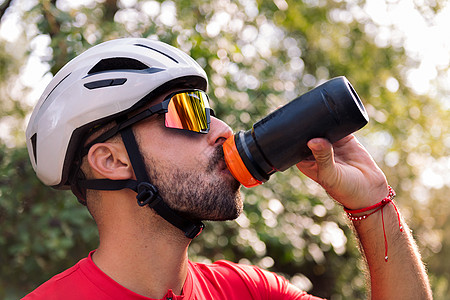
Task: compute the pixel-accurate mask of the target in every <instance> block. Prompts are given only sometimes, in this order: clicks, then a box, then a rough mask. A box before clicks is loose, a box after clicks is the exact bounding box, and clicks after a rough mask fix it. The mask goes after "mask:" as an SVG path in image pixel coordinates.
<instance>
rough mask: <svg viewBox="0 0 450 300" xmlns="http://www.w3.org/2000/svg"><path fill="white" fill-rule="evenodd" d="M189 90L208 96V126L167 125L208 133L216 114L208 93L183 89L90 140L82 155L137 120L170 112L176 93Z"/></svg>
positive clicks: (206, 113) (206, 112) (189, 90)
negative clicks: (190, 127)
mask: <svg viewBox="0 0 450 300" xmlns="http://www.w3.org/2000/svg"><path fill="white" fill-rule="evenodd" d="M189 92H200V93H202V94H203V95H204V96H206V99H207V103H208V107H207V108H205V115H206V122H207V128H206V129H204V130H202V131H194V130H189V129H183V128H172V127H167V128H172V129H179V130H187V131H191V132H197V133H203V134H206V133H208V132H209V129H210V126H209V124H210V122H211V116H215V114H214V110H213V109H211V108H210V107H209V97H208V94H206V92H204V91H202V90H198V89H186V90H181V91H177V92H174V93H171V94H169V95H168V96H167V97H165V98H164V100H163V101H162V102H160V103H158V104H155V105H153V106H151V107H149V108H147V109H145V110H144V111H142V112H140V113H138V114H136V115H134V116H132V117H131V118H129V119H125V120H123V121H119V122H118V124H117V125H116V126H114V127H113V128H111V129H109V130H107V131H106V132H104V133H103V134H101V135H100V136H99V137H97V138H96V139H94V140H93V141H92V142H90V143H89V144H88V145H86V146H85V147H84V151H83V154H82V156H84V155H86V154H87V153H88V152H89V148H90V147H92V146H93V145H94V144H96V143H102V142H105V141H106V140H108V139H110V138H112V137H113V136H115V135H116V134H117V133H119V132H120V131H121V130H123V129H125V128H127V127H129V126H132V125H134V124H136V123H137V122H140V121H142V120H144V119H146V118H149V117H151V116H153V115H155V114H160V115H163V114H166V113H168V112H169V103H170V101H171V100H172V98H173V97H174V96H175V95H178V94H183V93H189Z"/></svg>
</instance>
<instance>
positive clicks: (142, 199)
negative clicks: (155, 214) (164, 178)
mask: <svg viewBox="0 0 450 300" xmlns="http://www.w3.org/2000/svg"><path fill="white" fill-rule="evenodd" d="M136 199H137V203H138V204H139V206H146V205H148V206H150V207H152V208H153V207H154V206H155V205H156V204H157V203H158V202H159V201H161V197H158V190H157V189H156V187H155V186H154V185H153V184H150V183H148V182H141V183H139V184H138V186H137V195H136ZM155 200H156V201H155Z"/></svg>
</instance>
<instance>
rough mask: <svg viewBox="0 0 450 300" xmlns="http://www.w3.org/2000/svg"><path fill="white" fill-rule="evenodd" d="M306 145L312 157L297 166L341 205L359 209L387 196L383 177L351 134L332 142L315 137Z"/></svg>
mask: <svg viewBox="0 0 450 300" xmlns="http://www.w3.org/2000/svg"><path fill="white" fill-rule="evenodd" d="M308 147H309V148H310V149H311V151H312V153H313V155H314V159H311V160H309V159H307V160H303V161H301V162H300V163H298V164H297V167H298V169H299V170H300V171H301V172H302V173H303V174H305V175H306V176H308V177H309V178H311V179H313V180H314V181H316V182H317V183H319V184H320V185H321V186H322V187H323V188H324V189H325V190H326V191H327V193H328V194H329V195H330V196H331V197H333V198H334V199H335V200H336V201H338V202H339V203H341V204H342V205H344V206H345V207H347V208H349V209H360V208H363V207H367V206H370V205H373V204H375V203H378V202H380V201H381V200H382V199H383V198H384V197H386V196H387V195H388V188H387V181H386V177H385V176H384V174H383V172H382V171H381V170H380V168H379V167H378V166H377V164H376V163H375V162H374V160H373V159H372V157H371V156H370V154H369V153H368V152H367V150H366V149H365V148H364V147H363V146H362V145H361V144H360V143H359V142H358V140H357V139H356V138H355V137H354V136H353V135H349V136H347V137H345V138H343V139H341V140H339V141H337V142H336V143H334V144H333V145H331V144H330V142H329V141H328V140H326V139H322V138H315V139H312V140H310V141H309V142H308Z"/></svg>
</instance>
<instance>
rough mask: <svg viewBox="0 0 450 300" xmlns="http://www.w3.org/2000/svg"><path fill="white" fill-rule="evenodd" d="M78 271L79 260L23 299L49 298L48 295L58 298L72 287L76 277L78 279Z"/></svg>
mask: <svg viewBox="0 0 450 300" xmlns="http://www.w3.org/2000/svg"><path fill="white" fill-rule="evenodd" d="M79 272H80V262H78V263H77V264H76V265H74V266H73V267H71V268H69V269H67V270H65V271H64V272H62V273H59V274H58V275H55V276H53V277H52V278H50V279H49V280H48V281H46V282H44V283H43V284H41V285H40V286H39V287H37V288H36V289H35V290H34V291H33V292H31V293H30V294H28V295H26V296H25V297H24V298H23V299H25V300H34V299H49V295H54V297H53V298H52V299H58V298H59V297H60V296H61V295H63V294H62V293H64V294H65V293H67V292H68V291H70V290H72V289H73V285H74V283H75V282H76V281H77V279H79V274H78V273H79ZM50 298H51V297H50Z"/></svg>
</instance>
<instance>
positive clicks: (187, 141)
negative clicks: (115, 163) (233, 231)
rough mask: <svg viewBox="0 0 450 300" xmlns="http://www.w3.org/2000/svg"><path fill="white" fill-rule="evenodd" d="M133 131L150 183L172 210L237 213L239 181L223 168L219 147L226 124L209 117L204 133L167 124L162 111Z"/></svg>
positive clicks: (202, 215)
mask: <svg viewBox="0 0 450 300" xmlns="http://www.w3.org/2000/svg"><path fill="white" fill-rule="evenodd" d="M167 94H169V93H167ZM164 97H165V95H162V96H161V97H160V98H159V99H158V101H156V102H153V103H152V105H154V104H156V103H158V102H161V101H162V100H163V99H164ZM134 131H135V135H136V138H137V141H138V143H139V147H140V151H141V153H142V155H143V157H144V160H145V163H146V168H147V172H148V174H149V177H150V181H151V183H152V184H154V185H155V186H156V187H157V188H158V190H159V192H160V195H161V197H162V198H163V199H164V201H165V202H166V203H167V204H168V205H169V206H170V207H171V208H172V209H174V210H175V211H177V212H179V213H180V214H181V215H183V216H185V217H187V218H190V219H192V220H231V219H235V218H236V217H238V216H239V214H240V213H241V211H242V206H243V204H242V199H241V195H240V191H239V187H240V183H239V182H238V181H237V180H236V179H234V178H233V177H232V175H231V174H230V172H229V171H228V169H227V168H226V164H225V160H224V157H223V151H222V144H223V142H224V141H225V140H226V139H227V138H228V137H230V136H231V135H232V131H231V129H230V127H229V126H228V125H226V124H225V123H224V122H222V121H221V120H219V119H217V118H214V117H211V124H210V131H209V133H207V134H200V133H196V132H190V131H186V130H179V129H171V128H166V127H165V126H164V115H157V116H152V117H150V118H149V119H148V120H146V121H143V122H140V123H139V124H137V125H136V126H135V128H134Z"/></svg>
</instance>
